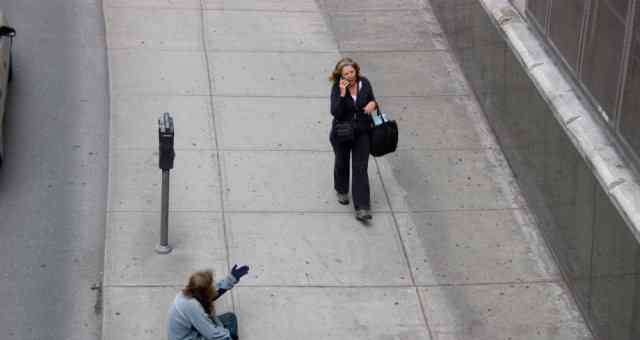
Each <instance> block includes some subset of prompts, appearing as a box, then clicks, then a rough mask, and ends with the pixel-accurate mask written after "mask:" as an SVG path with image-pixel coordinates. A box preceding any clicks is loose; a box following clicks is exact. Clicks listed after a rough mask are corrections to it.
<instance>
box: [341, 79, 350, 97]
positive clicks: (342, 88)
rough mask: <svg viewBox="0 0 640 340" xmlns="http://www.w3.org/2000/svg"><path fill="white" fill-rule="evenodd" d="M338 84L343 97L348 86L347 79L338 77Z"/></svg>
mask: <svg viewBox="0 0 640 340" xmlns="http://www.w3.org/2000/svg"><path fill="white" fill-rule="evenodd" d="M338 85H339V86H340V96H341V97H344V96H345V95H346V94H347V88H349V81H348V80H345V79H342V78H340V80H339V84H338Z"/></svg>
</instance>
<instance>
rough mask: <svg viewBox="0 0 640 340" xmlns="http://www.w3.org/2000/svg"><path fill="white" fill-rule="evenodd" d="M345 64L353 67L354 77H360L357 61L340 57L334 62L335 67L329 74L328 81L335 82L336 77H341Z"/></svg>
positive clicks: (336, 80)
mask: <svg viewBox="0 0 640 340" xmlns="http://www.w3.org/2000/svg"><path fill="white" fill-rule="evenodd" d="M346 66H351V67H353V69H354V70H356V79H360V65H358V63H356V62H355V61H353V59H351V58H342V59H340V60H338V62H337V63H336V67H335V68H334V69H333V72H332V73H331V75H330V76H329V81H331V82H333V83H337V82H338V79H340V77H342V69H343V68H345V67H346Z"/></svg>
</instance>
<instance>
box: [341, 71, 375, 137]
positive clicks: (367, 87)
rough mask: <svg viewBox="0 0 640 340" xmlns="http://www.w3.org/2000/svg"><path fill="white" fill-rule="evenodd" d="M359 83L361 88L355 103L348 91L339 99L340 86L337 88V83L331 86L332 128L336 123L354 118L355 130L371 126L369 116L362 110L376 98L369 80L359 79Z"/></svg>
mask: <svg viewBox="0 0 640 340" xmlns="http://www.w3.org/2000/svg"><path fill="white" fill-rule="evenodd" d="M360 81H362V88H361V89H360V90H359V91H358V97H357V98H356V101H355V102H354V101H353V98H352V97H351V95H350V94H349V91H347V95H345V96H344V97H341V96H340V86H338V83H337V82H336V83H335V84H333V87H332V89H331V114H332V115H333V124H332V127H333V126H334V125H335V124H336V122H338V121H348V120H354V118H355V120H356V128H357V129H367V128H369V127H370V126H371V124H372V120H371V116H370V115H368V114H365V113H364V110H363V109H364V107H365V106H366V105H367V104H368V103H369V102H370V101H375V100H376V97H375V96H374V95H373V88H372V87H371V83H370V82H369V80H368V79H367V78H365V77H360ZM332 130H333V129H332Z"/></svg>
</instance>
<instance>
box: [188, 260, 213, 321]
mask: <svg viewBox="0 0 640 340" xmlns="http://www.w3.org/2000/svg"><path fill="white" fill-rule="evenodd" d="M182 294H184V295H185V296H187V297H191V298H194V299H196V300H198V302H199V303H200V305H201V306H202V308H204V311H205V312H206V313H207V314H209V315H214V314H215V309H214V307H213V300H214V299H215V298H216V297H218V296H217V295H218V292H216V290H215V289H214V288H213V271H211V270H203V271H197V272H195V273H193V274H191V276H189V282H188V283H187V285H186V286H185V287H184V288H183V289H182Z"/></svg>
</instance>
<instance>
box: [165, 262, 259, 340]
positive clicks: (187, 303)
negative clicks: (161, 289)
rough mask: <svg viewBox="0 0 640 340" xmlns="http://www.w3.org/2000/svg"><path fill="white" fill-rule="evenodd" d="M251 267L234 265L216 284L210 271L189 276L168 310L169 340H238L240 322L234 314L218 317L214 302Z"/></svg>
mask: <svg viewBox="0 0 640 340" xmlns="http://www.w3.org/2000/svg"><path fill="white" fill-rule="evenodd" d="M248 272H249V267H248V266H242V267H239V268H238V265H237V264H236V265H234V266H233V268H232V269H231V274H229V275H228V276H227V277H225V278H224V279H222V280H220V281H218V282H216V284H215V287H214V285H213V283H214V277H213V272H212V271H211V270H205V271H198V272H195V273H193V274H191V276H190V277H189V282H188V283H187V286H186V287H184V288H183V289H182V291H181V292H180V293H178V295H177V296H176V298H175V300H174V301H173V304H172V305H171V307H170V308H169V318H168V319H169V321H168V326H167V331H168V339H169V340H238V321H237V318H236V316H235V314H233V313H224V314H221V315H218V316H216V314H215V308H214V306H213V301H215V300H216V299H217V298H219V297H220V296H222V294H224V293H225V292H226V291H228V290H230V289H231V288H233V286H234V285H235V284H236V283H238V281H240V278H241V277H242V276H244V275H246V274H247V273H248Z"/></svg>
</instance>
